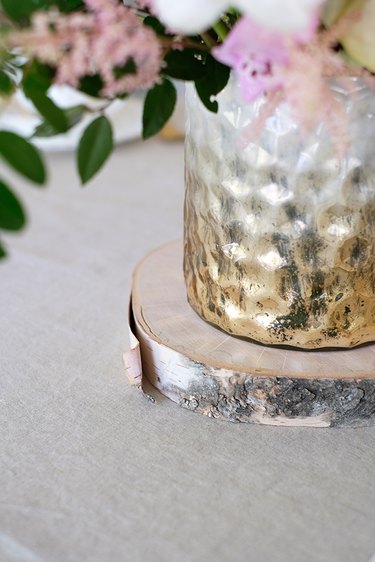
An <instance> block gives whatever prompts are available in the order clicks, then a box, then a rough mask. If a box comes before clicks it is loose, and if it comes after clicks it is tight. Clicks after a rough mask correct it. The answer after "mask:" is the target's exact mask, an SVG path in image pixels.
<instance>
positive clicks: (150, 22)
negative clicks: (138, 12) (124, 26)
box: [143, 16, 166, 35]
mask: <svg viewBox="0 0 375 562" xmlns="http://www.w3.org/2000/svg"><path fill="white" fill-rule="evenodd" d="M143 25H146V26H147V27H151V29H153V30H154V31H155V33H156V35H166V31H165V27H164V25H163V24H162V23H161V22H160V21H159V20H158V19H157V18H154V16H146V17H145V18H144V20H143Z"/></svg>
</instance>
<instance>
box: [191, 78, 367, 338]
mask: <svg viewBox="0 0 375 562" xmlns="http://www.w3.org/2000/svg"><path fill="white" fill-rule="evenodd" d="M332 88H333V90H334V91H335V95H336V96H337V97H338V98H340V99H341V100H342V103H344V104H345V108H346V113H347V115H348V122H349V131H350V134H351V138H352V144H351V148H350V150H349V153H348V155H347V157H346V158H345V159H339V158H338V157H337V151H336V150H335V147H334V146H332V143H331V141H330V138H329V135H328V133H327V131H326V129H325V126H324V125H323V124H318V125H317V127H316V129H315V130H314V131H313V133H311V134H310V135H309V136H308V137H302V136H301V135H300V133H299V131H298V125H297V124H296V122H295V121H294V120H293V119H292V118H291V117H290V114H289V113H288V109H287V107H285V106H284V105H281V106H279V107H278V108H277V109H276V111H275V112H274V114H273V115H272V116H271V117H270V118H269V119H268V121H267V123H266V126H265V128H264V130H263V132H262V134H261V136H260V138H258V139H257V140H256V141H252V142H249V143H248V144H247V145H244V143H243V139H244V135H245V134H247V133H248V131H249V128H250V127H251V124H252V123H254V121H255V120H256V117H257V115H258V114H259V110H260V107H261V106H262V104H263V103H264V102H263V101H262V100H260V101H257V102H256V103H255V104H252V105H251V104H247V105H241V102H240V93H239V90H238V86H237V85H236V83H234V82H231V83H230V84H229V86H228V87H227V88H226V89H225V90H224V92H222V94H221V95H220V97H219V105H220V113H219V114H217V115H215V114H211V113H209V112H208V111H207V110H206V109H205V108H204V107H203V106H202V104H201V103H200V101H199V100H198V99H197V98H196V95H195V93H194V90H193V88H189V89H188V91H187V116H188V119H187V136H186V202H185V265H184V268H185V279H186V286H187V294H188V299H189V302H190V303H191V305H192V306H193V308H194V309H195V310H196V311H197V312H198V313H199V314H200V315H201V316H202V317H203V318H205V319H206V320H208V321H209V322H211V323H213V324H215V325H216V326H218V327H220V328H222V329H223V330H225V331H227V332H229V333H231V334H234V335H238V336H243V337H248V338H251V339H254V340H256V341H259V342H262V343H265V344H278V345H280V344H282V345H291V346H297V347H301V348H306V349H314V348H322V347H352V346H355V345H358V344H360V343H363V342H367V341H371V340H375V158H374V146H375V144H374V141H375V128H374V116H375V95H374V94H373V93H372V92H371V91H370V90H369V89H368V88H367V86H366V85H365V84H364V83H363V82H361V81H360V80H359V79H354V78H353V79H345V80H344V79H342V80H340V81H337V82H335V83H333V84H332Z"/></svg>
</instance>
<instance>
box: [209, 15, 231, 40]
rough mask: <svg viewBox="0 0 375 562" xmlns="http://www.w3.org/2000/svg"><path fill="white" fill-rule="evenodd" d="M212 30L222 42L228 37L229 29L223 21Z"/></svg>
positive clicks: (217, 23) (218, 22)
mask: <svg viewBox="0 0 375 562" xmlns="http://www.w3.org/2000/svg"><path fill="white" fill-rule="evenodd" d="M212 29H213V30H214V31H215V33H216V35H217V36H218V38H219V39H220V40H221V41H224V39H225V38H226V36H227V35H228V28H227V26H226V25H225V23H224V22H223V21H221V20H219V21H217V22H216V23H215V24H214V25H213V26H212Z"/></svg>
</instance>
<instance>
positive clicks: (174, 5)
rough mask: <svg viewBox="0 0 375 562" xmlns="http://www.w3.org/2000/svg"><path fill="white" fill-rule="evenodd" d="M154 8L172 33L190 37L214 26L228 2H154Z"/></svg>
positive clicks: (180, 0)
mask: <svg viewBox="0 0 375 562" xmlns="http://www.w3.org/2000/svg"><path fill="white" fill-rule="evenodd" d="M262 1H263V0H262ZM154 6H155V9H156V13H157V14H158V16H159V17H160V20H161V21H162V22H163V23H165V24H166V25H167V26H168V27H169V28H170V29H171V30H172V31H175V32H177V33H186V34H188V35H190V34H193V33H200V32H201V31H205V30H206V29H208V28H209V27H210V26H211V25H212V24H214V23H215V22H216V20H217V19H218V17H219V15H220V14H221V12H223V11H224V10H225V9H226V8H227V7H228V0H154Z"/></svg>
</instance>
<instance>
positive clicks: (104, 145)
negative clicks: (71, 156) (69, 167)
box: [77, 115, 113, 184]
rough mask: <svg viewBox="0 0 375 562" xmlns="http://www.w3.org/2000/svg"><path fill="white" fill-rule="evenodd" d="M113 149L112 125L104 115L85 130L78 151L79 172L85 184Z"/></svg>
mask: <svg viewBox="0 0 375 562" xmlns="http://www.w3.org/2000/svg"><path fill="white" fill-rule="evenodd" d="M112 150H113V133H112V126H111V123H110V122H109V121H108V119H107V118H106V117H105V116H104V115H102V116H100V117H98V118H97V119H95V120H94V121H93V122H92V123H90V125H89V126H88V127H87V129H86V130H85V131H84V133H83V135H82V138H81V140H80V142H79V146H78V152H77V163H78V172H79V175H80V178H81V181H82V183H83V184H85V183H87V182H88V181H89V180H90V179H91V178H92V177H93V176H94V175H95V174H96V173H97V172H98V171H99V170H100V168H101V167H102V166H103V164H104V162H105V161H106V160H107V158H108V157H109V155H110V154H111V152H112Z"/></svg>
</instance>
